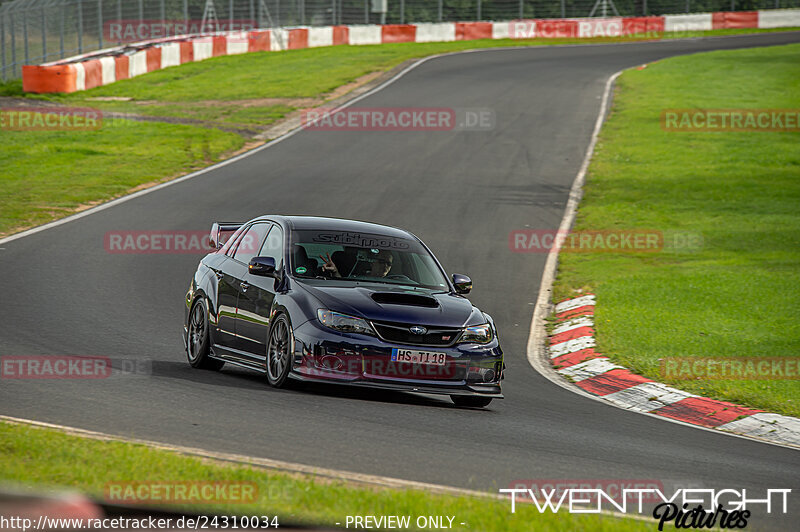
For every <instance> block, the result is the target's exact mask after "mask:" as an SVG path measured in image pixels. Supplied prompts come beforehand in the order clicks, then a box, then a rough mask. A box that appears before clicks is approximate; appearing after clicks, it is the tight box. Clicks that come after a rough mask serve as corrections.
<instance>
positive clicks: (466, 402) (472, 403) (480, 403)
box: [450, 395, 492, 408]
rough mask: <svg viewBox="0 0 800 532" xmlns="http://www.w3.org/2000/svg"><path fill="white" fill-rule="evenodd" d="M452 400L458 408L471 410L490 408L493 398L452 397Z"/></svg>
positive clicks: (477, 396) (473, 396)
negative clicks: (469, 408)
mask: <svg viewBox="0 0 800 532" xmlns="http://www.w3.org/2000/svg"><path fill="white" fill-rule="evenodd" d="M450 399H452V400H453V402H454V403H455V404H456V406H462V407H471V408H483V407H484V406H489V403H491V402H492V398H491V397H481V396H479V395H451V396H450Z"/></svg>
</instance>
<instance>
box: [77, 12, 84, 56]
mask: <svg viewBox="0 0 800 532" xmlns="http://www.w3.org/2000/svg"><path fill="white" fill-rule="evenodd" d="M77 6H78V53H79V54H82V53H83V0H78V2H77Z"/></svg>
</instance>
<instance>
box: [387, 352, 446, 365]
mask: <svg viewBox="0 0 800 532" xmlns="http://www.w3.org/2000/svg"><path fill="white" fill-rule="evenodd" d="M446 358H447V354H446V353H435V352H433V351H418V350H416V349H398V348H394V349H392V361H394V362H411V363H412V364H432V365H434V366H444V363H445V359H446Z"/></svg>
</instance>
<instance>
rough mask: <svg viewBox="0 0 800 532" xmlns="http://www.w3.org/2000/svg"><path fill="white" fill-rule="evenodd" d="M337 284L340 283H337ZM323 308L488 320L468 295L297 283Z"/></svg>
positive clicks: (459, 321) (456, 323)
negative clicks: (465, 296) (473, 304)
mask: <svg viewBox="0 0 800 532" xmlns="http://www.w3.org/2000/svg"><path fill="white" fill-rule="evenodd" d="M334 283H337V284H334ZM297 284H298V285H299V286H301V287H302V289H303V290H305V291H306V292H308V293H309V294H310V295H312V296H313V297H314V298H315V299H317V300H318V301H319V303H320V305H321V307H324V308H327V309H329V310H333V311H335V312H342V313H344V314H351V315H354V316H359V317H362V318H366V319H368V320H374V321H391V322H400V323H416V324H420V325H434V326H438V327H463V326H465V325H479V324H481V323H485V322H486V319H485V318H484V317H483V315H482V313H481V312H480V310H478V309H477V308H475V307H473V306H472V303H470V301H469V300H468V299H466V298H464V297H461V296H458V295H455V294H451V293H448V292H437V291H434V290H423V289H409V288H404V287H399V286H391V285H385V284H371V283H359V284H357V285H354V284H352V283H347V284H346V285H341V284H339V282H337V281H334V282H325V281H321V282H315V281H311V282H308V281H303V282H297Z"/></svg>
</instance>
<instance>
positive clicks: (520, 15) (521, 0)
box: [519, 0, 523, 20]
mask: <svg viewBox="0 0 800 532" xmlns="http://www.w3.org/2000/svg"><path fill="white" fill-rule="evenodd" d="M522 3H523V0H519V19H520V20H522V17H523V13H522Z"/></svg>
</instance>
